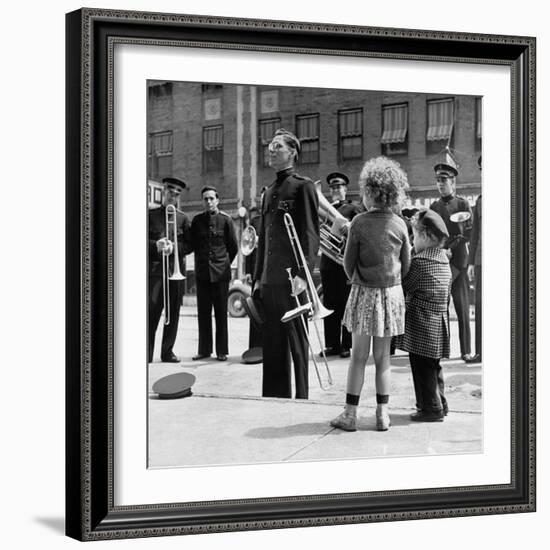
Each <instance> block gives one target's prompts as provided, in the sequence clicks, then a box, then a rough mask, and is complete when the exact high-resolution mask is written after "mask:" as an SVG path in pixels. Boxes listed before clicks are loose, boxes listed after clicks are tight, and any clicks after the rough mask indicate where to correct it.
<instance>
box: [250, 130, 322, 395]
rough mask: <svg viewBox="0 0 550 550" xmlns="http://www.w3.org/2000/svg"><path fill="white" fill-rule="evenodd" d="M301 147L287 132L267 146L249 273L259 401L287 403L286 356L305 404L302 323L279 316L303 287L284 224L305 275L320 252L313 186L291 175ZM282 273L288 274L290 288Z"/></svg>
mask: <svg viewBox="0 0 550 550" xmlns="http://www.w3.org/2000/svg"><path fill="white" fill-rule="evenodd" d="M299 154H300V141H299V140H298V138H296V136H294V135H293V134H291V133H290V132H288V131H286V130H283V129H282V128H281V129H280V130H277V132H275V135H274V137H273V139H272V141H271V143H270V145H269V164H270V166H271V168H273V170H274V171H275V172H276V174H277V175H276V179H275V181H274V182H273V183H272V184H271V185H269V186H268V187H267V188H266V190H265V193H264V195H263V199H262V206H261V211H262V220H261V224H260V232H259V240H258V253H257V261H256V267H255V270H254V277H253V279H254V282H255V285H254V286H255V287H256V286H259V288H260V294H261V299H262V305H263V311H264V325H263V378H262V396H264V397H287V398H288V397H291V365H290V355H291V354H292V359H293V361H294V377H295V393H296V398H298V399H307V398H308V395H309V384H308V359H309V351H308V340H307V334H306V332H305V330H304V328H303V325H302V321H301V319H299V318H295V319H293V320H291V321H289V322H287V323H283V322H282V321H281V318H282V317H283V315H284V314H285V313H286V312H288V311H290V310H292V309H294V308H295V307H296V300H295V298H294V297H293V296H292V295H291V292H292V291H296V290H297V288H298V287H300V286H302V288H303V285H305V279H306V276H305V271H304V267H305V266H303V265H301V266H297V264H296V259H295V257H294V253H293V250H292V245H291V242H290V239H289V237H288V234H287V230H286V227H285V223H284V214H285V213H287V212H288V213H289V214H290V215H291V216H292V219H293V222H294V225H295V228H296V233H297V237H298V240H299V242H300V245H301V247H302V250H303V254H304V257H305V261H306V263H307V267H308V268H309V270H310V272H312V271H313V267H314V265H315V261H316V258H317V251H318V249H319V217H318V207H319V200H318V197H317V193H316V190H315V186H314V184H313V182H312V181H311V180H310V179H309V178H305V177H303V176H300V175H298V174H297V173H296V170H295V168H294V165H295V163H296V159H297V158H298V155H299ZM287 268H291V270H292V271H291V276H292V284H291V282H290V280H289V275H288V272H287V271H286V269H287Z"/></svg>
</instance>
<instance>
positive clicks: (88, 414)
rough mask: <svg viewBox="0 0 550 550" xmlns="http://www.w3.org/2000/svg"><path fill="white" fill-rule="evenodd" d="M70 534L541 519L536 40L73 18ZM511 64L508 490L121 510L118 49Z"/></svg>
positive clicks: (95, 15)
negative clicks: (117, 465)
mask: <svg viewBox="0 0 550 550" xmlns="http://www.w3.org/2000/svg"><path fill="white" fill-rule="evenodd" d="M66 22H67V26H66V30H67V35H66V63H67V81H66V94H67V97H66V99H67V109H66V113H67V126H66V147H67V164H66V168H67V172H66V174H67V177H66V197H67V198H66V229H67V240H66V262H67V264H66V265H67V269H66V289H67V290H66V298H67V300H66V303H67V306H66V307H67V310H66V320H67V324H66V327H67V328H66V338H67V345H66V410H67V414H66V434H67V436H66V464H67V466H66V533H67V535H68V536H70V537H74V538H76V539H79V540H101V539H115V538H129V537H145V536H161V535H176V534H197V533H210V532H219V531H235V530H253V529H274V528H289V527H304V526H317V525H336V524H344V523H358V522H374V521H391V520H407V519H421V518H441V517H452V516H466V515H480V514H499V513H513V512H530V511H534V510H535V501H536V492H535V491H536V486H535V459H536V457H535V410H536V403H535V397H536V396H535V39H534V38H531V37H520V36H496V35H483V34H464V33H453V32H437V31H429V30H428V31H425V30H424V31H421V30H407V29H390V28H371V27H356V26H340V25H328V24H315V23H301V22H286V21H268V20H252V19H233V18H226V17H223V18H222V17H211V16H197V15H175V14H161V13H140V12H124V11H111V10H103V9H81V10H78V11H75V12H72V13H69V14H67V16H66ZM127 42H131V43H140V44H156V45H158V44H167V43H170V44H171V45H180V46H185V45H186V44H187V45H189V44H190V43H193V44H195V45H197V44H201V45H204V46H207V47H210V48H238V49H250V50H254V51H288V52H300V53H313V52H315V53H326V54H330V55H348V54H349V55H354V56H358V55H359V56H365V57H378V58H389V59H412V60H428V61H445V62H449V61H450V62H456V63H465V62H475V63H480V64H487V65H505V66H508V67H509V68H510V72H511V97H512V108H511V114H510V124H511V136H512V140H511V159H512V163H511V164H512V165H511V179H512V191H511V192H512V197H511V198H512V211H511V213H510V215H511V217H512V222H513V223H512V235H511V243H512V246H511V258H512V265H511V270H512V288H511V289H510V290H511V303H512V311H511V316H512V319H511V327H512V331H511V332H512V333H511V335H510V337H511V339H512V342H513V346H512V356H511V367H512V368H511V373H512V380H511V457H512V458H511V464H510V469H511V470H510V471H511V482H510V483H509V484H505V485H491V486H472V487H455V488H447V489H437V490H435V489H430V488H425V489H421V490H399V491H385V492H378V493H345V494H333V495H304V496H301V497H295V496H293V497H288V498H286V497H282V498H264V499H262V498H260V499H253V500H231V501H223V502H203V503H193V504H192V505H190V503H185V502H182V503H173V504H169V505H164V504H157V503H144V504H142V505H136V506H131V507H129V506H126V507H117V506H115V505H114V503H113V502H114V501H113V437H114V432H113V414H112V411H113V399H114V396H113V368H115V365H114V363H113V355H114V354H113V346H114V342H113V310H112V308H113V258H114V251H113V215H114V212H113V150H112V139H111V138H112V131H113V101H112V99H113V98H112V90H113V89H112V82H113V71H114V67H113V63H112V61H113V57H112V56H113V44H115V43H127Z"/></svg>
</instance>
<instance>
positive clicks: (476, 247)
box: [468, 156, 482, 363]
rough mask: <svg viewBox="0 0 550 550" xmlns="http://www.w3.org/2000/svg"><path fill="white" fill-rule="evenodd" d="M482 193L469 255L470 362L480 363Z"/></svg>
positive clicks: (477, 204)
mask: <svg viewBox="0 0 550 550" xmlns="http://www.w3.org/2000/svg"><path fill="white" fill-rule="evenodd" d="M477 165H478V167H479V169H480V170H481V156H480V157H479V158H478V159H477ZM481 209H482V206H481V195H479V197H478V198H477V200H476V203H475V206H474V221H473V226H472V236H471V239H470V255H469V257H468V277H469V279H470V280H471V281H474V284H475V333H476V353H475V355H474V356H473V357H472V358H471V359H470V360H469V361H468V362H469V363H479V362H481V360H482V355H481V349H482V344H481V315H482V311H481V292H482V275H481Z"/></svg>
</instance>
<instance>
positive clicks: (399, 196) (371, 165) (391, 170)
mask: <svg viewBox="0 0 550 550" xmlns="http://www.w3.org/2000/svg"><path fill="white" fill-rule="evenodd" d="M408 186H409V183H408V181H407V174H406V173H405V171H404V170H403V169H402V168H401V166H400V165H399V163H398V162H395V161H394V160H391V159H389V158H387V157H376V158H373V159H370V160H368V161H367V162H365V165H364V166H363V169H362V170H361V174H360V175H359V189H360V191H361V194H362V195H364V194H368V195H369V196H370V197H371V198H372V199H373V200H374V202H375V203H376V204H377V205H378V206H382V207H386V208H392V207H393V206H396V205H400V204H401V203H402V202H403V199H404V198H405V189H407V188H408Z"/></svg>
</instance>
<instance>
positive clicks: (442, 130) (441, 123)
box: [426, 99, 454, 141]
mask: <svg viewBox="0 0 550 550" xmlns="http://www.w3.org/2000/svg"><path fill="white" fill-rule="evenodd" d="M453 122H454V102H453V100H452V99H444V100H440V101H429V102H428V132H427V134H426V139H427V140H428V141H437V140H442V139H449V138H450V137H451V134H452V132H453Z"/></svg>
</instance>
